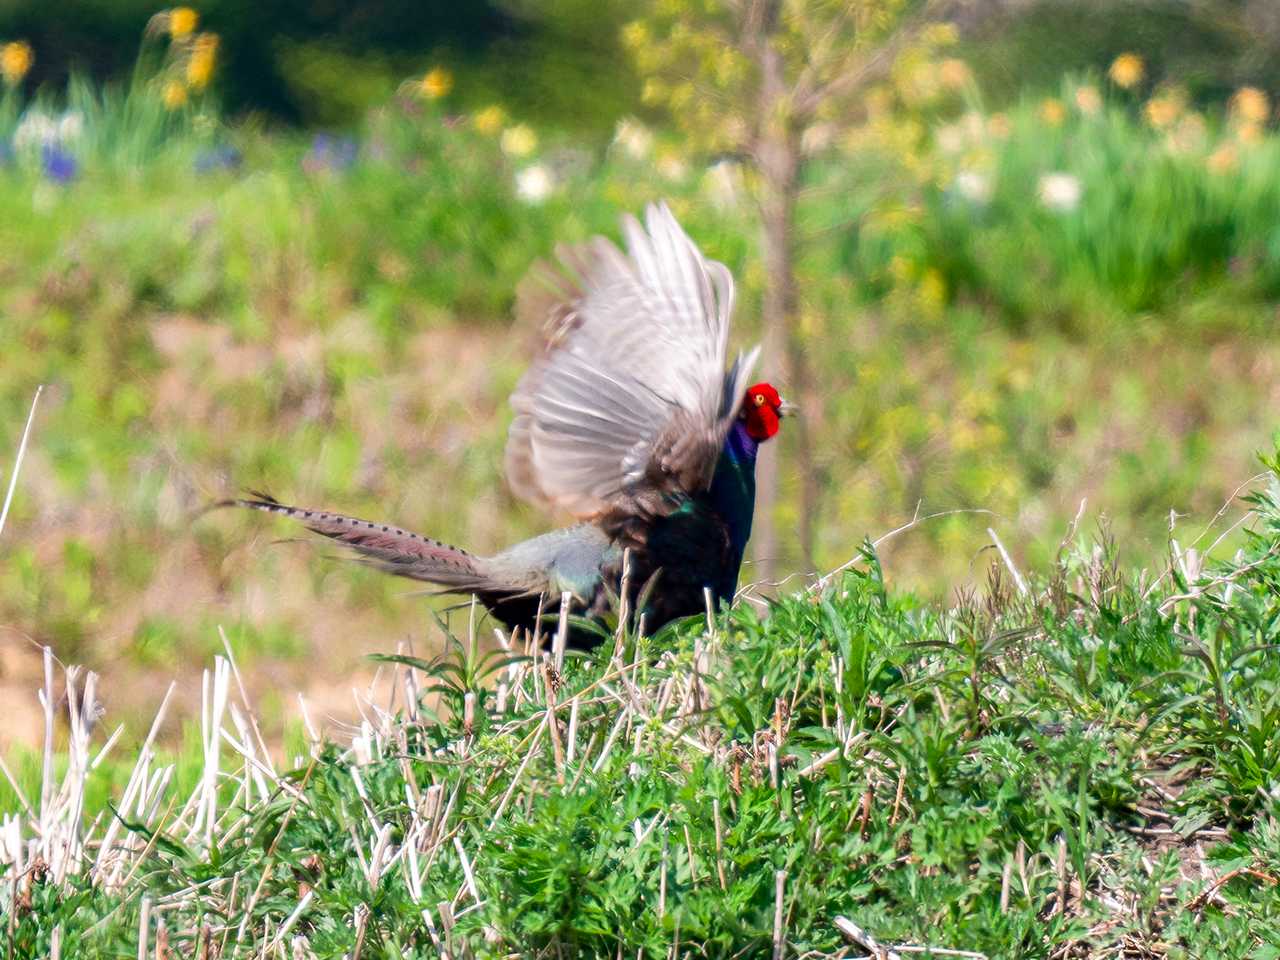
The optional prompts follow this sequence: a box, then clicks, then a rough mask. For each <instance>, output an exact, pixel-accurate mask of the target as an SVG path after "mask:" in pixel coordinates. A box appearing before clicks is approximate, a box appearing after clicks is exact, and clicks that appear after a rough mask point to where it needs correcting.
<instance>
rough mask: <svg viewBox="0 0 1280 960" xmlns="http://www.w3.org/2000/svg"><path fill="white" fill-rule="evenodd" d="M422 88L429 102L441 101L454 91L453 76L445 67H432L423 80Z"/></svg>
mask: <svg viewBox="0 0 1280 960" xmlns="http://www.w3.org/2000/svg"><path fill="white" fill-rule="evenodd" d="M421 88H422V95H423V96H424V97H426V98H427V99H428V100H439V99H440V98H441V97H443V96H445V95H446V94H448V92H449V91H450V90H452V89H453V74H452V73H450V72H449V71H448V70H446V69H445V68H444V67H432V68H431V69H430V70H428V71H427V75H426V76H425V77H423V78H422V84H421Z"/></svg>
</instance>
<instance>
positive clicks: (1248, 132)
mask: <svg viewBox="0 0 1280 960" xmlns="http://www.w3.org/2000/svg"><path fill="white" fill-rule="evenodd" d="M1236 139H1237V140H1239V141H1240V142H1241V143H1243V144H1244V145H1245V146H1246V147H1252V146H1253V145H1255V144H1258V143H1261V142H1262V128H1261V127H1260V126H1258V125H1257V124H1256V123H1242V124H1240V126H1239V128H1238V129H1237V130H1236Z"/></svg>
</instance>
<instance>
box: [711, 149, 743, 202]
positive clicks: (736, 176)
mask: <svg viewBox="0 0 1280 960" xmlns="http://www.w3.org/2000/svg"><path fill="white" fill-rule="evenodd" d="M702 186H703V189H704V190H705V191H706V193H707V196H708V197H710V198H711V202H712V203H714V204H715V205H716V206H717V207H721V208H726V207H736V206H737V205H738V196H739V195H740V194H741V192H742V171H741V170H740V169H739V167H738V165H737V164H736V163H734V162H733V161H732V160H721V161H720V162H719V163H717V164H715V165H714V166H712V167H710V168H708V170H707V173H706V176H705V177H704V179H703V184H702Z"/></svg>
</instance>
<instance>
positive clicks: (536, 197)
mask: <svg viewBox="0 0 1280 960" xmlns="http://www.w3.org/2000/svg"><path fill="white" fill-rule="evenodd" d="M555 186H556V184H555V180H553V179H552V177H551V171H549V170H548V169H547V168H546V167H544V166H542V164H540V163H539V164H534V165H533V166H532V167H525V168H524V169H523V170H521V171H520V172H519V173H517V174H516V193H517V194H519V196H520V199H522V200H526V201H528V202H529V203H541V202H542V201H543V200H545V199H547V197H549V196H551V191H552V190H554V189H555Z"/></svg>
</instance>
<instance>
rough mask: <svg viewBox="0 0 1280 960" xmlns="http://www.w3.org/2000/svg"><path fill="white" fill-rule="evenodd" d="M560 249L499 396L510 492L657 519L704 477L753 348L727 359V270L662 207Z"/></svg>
mask: <svg viewBox="0 0 1280 960" xmlns="http://www.w3.org/2000/svg"><path fill="white" fill-rule="evenodd" d="M623 235H624V237H625V238H626V244H627V253H626V254H625V255H624V254H623V253H622V252H621V251H620V250H619V249H618V248H617V247H616V246H614V245H613V244H612V243H610V242H609V241H608V240H605V239H604V238H603V237H596V238H595V239H593V240H591V241H589V242H587V243H585V244H582V245H581V246H576V247H570V248H560V249H558V250H557V255H558V257H559V259H560V263H561V266H562V269H561V270H559V271H552V270H548V269H547V268H543V269H541V270H538V271H535V273H534V274H533V275H532V276H531V278H530V280H531V281H536V282H540V285H541V289H540V290H539V289H536V288H535V287H534V286H533V285H532V284H531V283H530V282H528V281H527V282H526V283H525V284H524V285H523V287H522V290H521V294H520V308H521V312H522V313H524V314H531V315H532V319H534V320H536V321H538V322H540V323H541V324H542V329H543V332H544V337H545V339H544V342H543V346H542V349H541V351H540V354H539V356H538V357H537V358H536V360H535V361H534V363H533V365H532V367H531V368H530V369H529V371H528V372H527V373H526V374H525V376H524V378H523V379H522V380H521V381H520V383H519V385H518V386H517V387H516V390H515V392H514V393H513V394H512V396H511V405H512V407H514V408H515V411H516V417H515V420H514V421H513V423H512V424H511V430H510V433H509V435H508V438H507V452H506V469H507V479H508V482H509V483H510V485H511V488H512V490H513V491H514V492H515V493H516V494H517V495H518V496H520V497H523V498H524V499H526V500H529V501H532V502H534V503H538V504H542V505H545V506H548V507H553V508H559V509H563V510H566V511H568V512H569V513H571V514H573V515H574V516H576V517H578V518H581V519H587V518H592V519H597V520H601V519H603V520H605V521H606V522H608V521H610V520H612V521H614V522H625V521H626V520H627V519H629V518H650V517H654V516H661V515H664V514H666V513H669V512H670V511H671V510H673V509H674V508H675V507H676V506H677V505H678V504H679V502H680V501H681V500H682V499H683V496H684V495H686V494H689V493H693V492H695V491H697V490H700V489H704V488H705V487H707V486H708V485H709V484H710V482H711V475H712V473H713V471H714V469H715V464H716V460H717V458H718V456H719V453H720V448H721V446H722V445H723V443H724V438H725V435H726V433H727V432H728V430H729V428H730V427H731V426H732V424H733V420H734V418H735V417H736V416H737V414H738V406H739V404H740V403H741V400H742V396H743V392H744V391H745V390H746V385H747V380H748V377H749V376H750V373H751V367H752V366H753V365H754V363H755V359H756V356H757V354H758V353H759V348H757V349H756V350H754V351H752V353H751V354H750V356H748V357H745V358H744V357H743V356H742V355H741V354H739V355H738V358H737V360H736V362H735V363H734V364H733V366H732V368H730V369H729V370H727V371H726V369H725V363H726V359H727V353H728V343H729V320H730V314H731V313H732V310H733V278H732V277H731V276H730V274H729V271H728V269H727V268H726V267H725V266H724V265H723V264H721V263H716V262H715V261H709V260H706V259H705V258H704V257H703V256H702V254H701V253H700V252H699V251H698V248H697V247H696V246H694V243H693V241H692V240H690V239H689V237H688V235H687V234H685V232H684V230H682V229H681V227H680V225H679V224H678V223H677V222H676V219H675V217H674V216H673V215H672V213H671V211H670V209H668V208H667V206H666V204H656V205H652V206H650V207H649V208H648V210H647V211H646V215H645V225H644V226H643V227H642V226H641V225H640V223H639V222H637V221H636V220H635V218H633V217H627V218H625V219H624V221H623Z"/></svg>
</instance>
